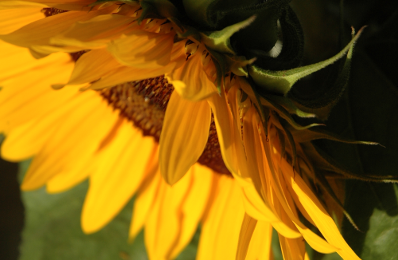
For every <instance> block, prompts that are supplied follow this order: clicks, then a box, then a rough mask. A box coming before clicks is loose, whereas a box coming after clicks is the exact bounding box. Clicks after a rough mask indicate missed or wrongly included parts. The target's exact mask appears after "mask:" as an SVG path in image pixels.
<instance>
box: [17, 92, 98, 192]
mask: <svg viewBox="0 0 398 260" xmlns="http://www.w3.org/2000/svg"><path fill="white" fill-rule="evenodd" d="M84 94H85V95H82V96H83V98H81V99H78V98H76V99H75V100H78V101H80V102H79V103H78V105H79V109H76V107H73V108H74V109H69V111H68V113H67V114H66V115H65V116H64V117H58V118H57V119H56V121H55V122H54V125H55V127H54V128H50V130H52V131H51V135H50V136H49V137H48V139H47V141H46V143H45V145H44V146H43V147H42V149H41V150H40V152H39V153H38V154H37V155H36V156H35V158H34V159H33V161H32V163H31V165H30V167H29V169H28V171H27V173H26V175H25V178H24V180H23V183H22V185H21V188H22V189H24V190H31V189H36V188H39V187H41V186H42V185H44V184H45V183H46V182H47V181H48V180H49V179H50V178H52V177H53V176H55V175H56V174H58V173H60V172H62V171H68V170H73V169H75V168H79V167H81V166H82V164H84V163H86V161H87V160H88V158H89V157H90V156H91V154H92V149H91V147H90V146H89V145H88V143H90V142H91V140H90V139H89V138H85V139H82V136H85V135H86V134H87V133H88V132H90V131H91V130H92V126H93V125H94V124H95V122H96V121H97V120H100V119H101V116H102V115H101V112H102V111H101V109H98V107H100V106H101V102H103V100H102V99H101V98H100V97H99V96H98V94H96V93H84ZM92 95H94V96H92ZM75 100H73V101H75ZM61 108H62V107H61ZM61 110H62V109H61ZM50 121H51V120H50ZM44 122H45V121H44ZM45 123H47V122H45ZM66 140H67V141H66Z"/></svg>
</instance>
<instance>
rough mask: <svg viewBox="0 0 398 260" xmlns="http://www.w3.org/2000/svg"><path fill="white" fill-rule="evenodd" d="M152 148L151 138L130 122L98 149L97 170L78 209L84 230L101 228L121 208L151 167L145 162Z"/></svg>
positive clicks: (92, 230) (91, 230) (87, 231)
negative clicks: (80, 212) (109, 141)
mask: <svg viewBox="0 0 398 260" xmlns="http://www.w3.org/2000/svg"><path fill="white" fill-rule="evenodd" d="M153 149H154V144H153V140H152V139H151V138H149V137H143V136H142V134H141V132H140V130H137V129H135V128H134V127H133V126H132V125H131V122H125V123H124V124H123V125H121V126H120V129H119V130H118V133H117V136H116V137H115V138H114V139H113V140H112V142H111V143H110V144H109V145H108V146H107V147H105V148H104V149H103V150H102V152H101V158H100V159H99V162H100V163H99V165H98V167H97V170H96V171H95V172H94V173H93V174H92V175H91V176H90V186H89V190H88V192H87V195H86V199H85V201H84V205H83V211H82V228H83V231H84V232H85V233H92V232H95V231H97V230H99V229H101V228H102V227H103V226H105V225H106V224H107V223H109V221H111V220H112V219H113V218H114V217H115V216H116V215H117V213H119V212H120V210H122V209H123V207H124V206H125V205H126V204H127V202H128V201H129V200H130V199H131V197H132V196H133V195H134V193H135V192H136V190H137V189H138V188H139V187H140V185H141V183H142V181H143V179H144V178H145V176H146V175H147V174H148V172H147V171H148V170H151V169H148V168H147V166H148V165H147V164H148V163H150V162H149V161H148V160H153V159H154V158H151V156H152V155H153V151H154V150H153ZM138 151H139V152H138Z"/></svg>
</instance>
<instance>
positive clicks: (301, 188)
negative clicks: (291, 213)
mask: <svg viewBox="0 0 398 260" xmlns="http://www.w3.org/2000/svg"><path fill="white" fill-rule="evenodd" d="M286 167H289V166H288V164H287V162H285V161H283V162H282V166H281V169H282V172H283V174H284V175H285V179H286V180H287V181H286V182H287V184H288V185H289V186H290V187H291V189H292V190H293V191H294V192H295V193H296V194H297V197H298V199H299V203H301V204H302V206H303V207H304V208H305V210H306V211H307V213H308V215H309V216H310V217H311V219H312V220H313V221H314V223H315V224H316V227H317V228H318V229H319V231H320V232H321V233H322V235H323V236H324V237H325V238H326V240H327V241H328V242H329V243H330V244H332V245H334V246H335V247H336V248H337V250H336V252H337V253H338V254H339V255H340V256H341V257H342V258H343V259H360V258H359V257H358V256H357V255H356V254H355V253H354V251H353V250H352V249H351V248H350V246H349V245H348V244H347V242H346V241H345V240H344V238H343V237H342V235H341V234H340V231H339V229H338V228H337V225H336V224H335V223H334V221H333V219H332V218H331V217H330V216H329V214H328V213H327V211H326V210H325V209H324V208H323V206H322V204H321V203H320V202H319V200H318V198H317V197H316V196H315V194H314V193H313V192H312V191H311V189H310V188H309V187H308V186H307V184H305V182H304V180H303V179H302V178H301V176H300V175H298V174H297V175H296V176H293V174H292V172H291V171H287V170H286Z"/></svg>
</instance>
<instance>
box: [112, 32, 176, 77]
mask: <svg viewBox="0 0 398 260" xmlns="http://www.w3.org/2000/svg"><path fill="white" fill-rule="evenodd" d="M173 43H174V33H168V34H162V33H150V32H146V31H134V32H133V33H129V34H127V35H124V36H123V37H121V38H120V39H118V40H114V41H112V42H111V43H110V44H109V45H108V51H109V52H110V53H111V54H112V55H113V56H114V57H115V58H116V59H117V60H118V61H119V62H120V63H121V64H124V65H126V66H130V67H136V68H140V69H149V68H152V69H153V68H160V67H164V66H166V65H167V64H168V63H169V62H170V58H171V51H172V48H173Z"/></svg>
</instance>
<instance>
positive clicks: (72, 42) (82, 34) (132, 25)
mask: <svg viewBox="0 0 398 260" xmlns="http://www.w3.org/2000/svg"><path fill="white" fill-rule="evenodd" d="M137 29H139V26H138V24H137V23H136V22H135V18H132V17H128V16H123V15H118V14H104V15H99V16H96V17H94V18H92V19H90V20H87V21H79V22H76V23H75V24H73V25H72V26H71V27H70V28H69V29H67V30H66V31H65V32H63V33H62V34H60V35H56V36H54V37H52V38H50V44H52V45H56V46H58V47H60V46H65V47H80V48H81V49H82V50H85V49H95V48H100V47H105V46H106V44H107V43H109V42H110V41H111V40H115V39H117V38H119V37H121V36H122V35H123V34H126V33H129V32H131V31H134V30H137Z"/></svg>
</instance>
